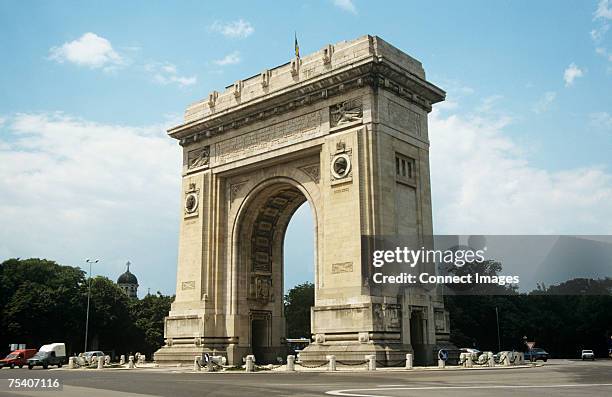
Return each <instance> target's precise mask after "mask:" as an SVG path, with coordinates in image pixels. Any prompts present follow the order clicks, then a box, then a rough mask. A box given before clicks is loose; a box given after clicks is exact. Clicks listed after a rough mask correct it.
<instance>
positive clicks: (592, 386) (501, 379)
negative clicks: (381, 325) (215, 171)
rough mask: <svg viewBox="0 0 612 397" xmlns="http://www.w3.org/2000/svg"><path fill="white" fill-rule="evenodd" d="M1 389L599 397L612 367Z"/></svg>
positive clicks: (137, 375) (88, 375)
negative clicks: (48, 388)
mask: <svg viewBox="0 0 612 397" xmlns="http://www.w3.org/2000/svg"><path fill="white" fill-rule="evenodd" d="M171 371H173V372H171ZM11 377H12V378H17V377H20V378H36V377H38V378H58V379H59V380H60V381H61V382H62V383H63V390H62V391H49V390H45V391H25V392H18V391H15V390H14V389H11V390H9V389H8V381H7V379H8V378H11ZM0 385H1V386H0V395H8V396H50V395H57V396H67V397H72V396H74V397H77V396H78V397H82V396H88V397H98V396H109V395H112V396H119V397H127V396H136V397H145V396H164V397H181V396H188V397H191V396H204V397H207V396H231V397H237V396H244V397H250V396H325V395H332V396H333V395H335V396H358V397H374V396H375V397H379V396H388V397H395V396H452V397H463V396H466V397H468V396H469V397H474V396H485V395H486V396H488V397H490V396H491V395H492V393H493V394H494V395H495V396H506V395H510V394H512V395H517V394H518V395H523V394H524V395H527V394H529V395H530V396H549V395H558V394H563V395H564V396H602V395H611V394H612V361H608V360H600V361H595V362H582V361H570V360H550V361H549V362H548V363H546V364H544V365H543V366H538V367H534V368H491V369H487V370H465V371H462V370H451V371H423V370H413V371H376V372H365V371H359V372H335V373H325V372H319V373H314V372H300V373H283V372H271V371H262V372H256V373H244V372H242V371H240V372H223V373H206V372H197V373H196V372H187V371H185V370H183V369H179V368H177V369H174V370H173V369H168V368H164V369H161V368H160V369H140V370H130V371H124V370H100V371H97V370H87V371H75V370H72V371H71V370H64V369H62V370H47V371H45V370H42V369H39V370H32V371H28V370H27V369H21V370H19V369H15V370H9V369H3V370H0Z"/></svg>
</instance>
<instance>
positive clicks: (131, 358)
mask: <svg viewBox="0 0 612 397" xmlns="http://www.w3.org/2000/svg"><path fill="white" fill-rule="evenodd" d="M128 368H130V369H131V368H134V356H130V357H128Z"/></svg>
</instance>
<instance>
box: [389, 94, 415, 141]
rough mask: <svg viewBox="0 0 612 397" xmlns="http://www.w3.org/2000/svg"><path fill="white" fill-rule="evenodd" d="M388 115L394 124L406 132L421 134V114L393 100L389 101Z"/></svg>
mask: <svg viewBox="0 0 612 397" xmlns="http://www.w3.org/2000/svg"><path fill="white" fill-rule="evenodd" d="M387 116H388V117H389V121H390V123H391V125H392V126H395V127H399V129H400V130H401V131H402V132H404V133H406V134H412V135H416V136H421V124H422V120H421V115H420V114H418V113H417V112H415V111H414V110H411V109H409V108H407V107H406V106H403V105H400V104H399V103H397V102H393V101H392V100H388V101H387Z"/></svg>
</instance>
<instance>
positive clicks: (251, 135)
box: [214, 111, 321, 165]
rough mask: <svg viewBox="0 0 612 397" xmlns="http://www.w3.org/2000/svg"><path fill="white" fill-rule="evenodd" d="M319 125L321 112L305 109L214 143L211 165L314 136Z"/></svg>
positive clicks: (318, 129)
mask: <svg viewBox="0 0 612 397" xmlns="http://www.w3.org/2000/svg"><path fill="white" fill-rule="evenodd" d="M320 129H321V112H320V111H316V112H312V113H307V114H304V115H301V116H298V117H294V118H292V119H289V120H286V121H281V122H280V123H276V124H273V125H270V126H268V127H264V128H260V129H258V130H255V131H252V132H248V133H246V134H242V135H239V136H236V137H233V138H229V139H226V140H224V141H221V142H217V143H216V144H215V153H214V156H215V157H214V165H221V164H225V163H228V162H231V161H234V160H238V159H242V158H244V157H249V156H253V155H256V154H261V153H264V152H267V151H270V150H273V149H279V148H282V147H285V146H289V145H293V144H295V143H298V142H301V141H304V140H307V139H310V138H314V137H315V136H316V135H317V133H318V132H319V131H320Z"/></svg>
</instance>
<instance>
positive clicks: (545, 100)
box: [533, 91, 557, 114]
mask: <svg viewBox="0 0 612 397" xmlns="http://www.w3.org/2000/svg"><path fill="white" fill-rule="evenodd" d="M555 99H557V93H556V92H554V91H548V92H546V93H544V95H542V97H541V98H540V99H539V100H538V101H537V102H536V103H535V104H534V105H533V111H534V112H535V113H538V114H540V113H544V112H546V111H547V110H548V109H549V108H550V105H551V104H552V103H553V102H554V101H555Z"/></svg>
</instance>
